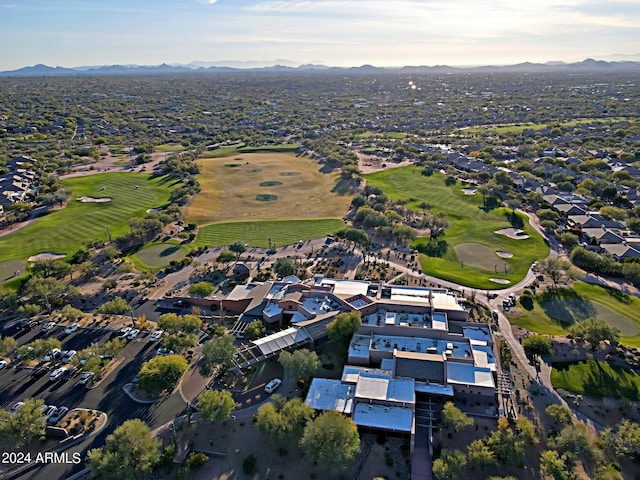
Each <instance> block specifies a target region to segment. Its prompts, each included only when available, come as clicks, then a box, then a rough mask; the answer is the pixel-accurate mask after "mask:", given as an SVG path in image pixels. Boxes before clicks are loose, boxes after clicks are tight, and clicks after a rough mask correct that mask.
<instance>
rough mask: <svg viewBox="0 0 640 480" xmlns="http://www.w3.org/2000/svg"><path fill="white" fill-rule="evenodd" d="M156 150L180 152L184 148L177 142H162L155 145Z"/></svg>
mask: <svg viewBox="0 0 640 480" xmlns="http://www.w3.org/2000/svg"><path fill="white" fill-rule="evenodd" d="M155 149H156V150H157V151H158V152H182V151H184V150H186V149H185V147H183V146H182V145H180V144H179V143H164V144H162V145H158V146H156V147H155Z"/></svg>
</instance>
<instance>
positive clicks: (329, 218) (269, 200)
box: [185, 151, 352, 247]
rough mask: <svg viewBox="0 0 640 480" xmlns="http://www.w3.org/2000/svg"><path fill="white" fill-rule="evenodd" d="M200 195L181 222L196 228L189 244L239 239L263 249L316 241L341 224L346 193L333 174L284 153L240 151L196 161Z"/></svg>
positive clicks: (213, 243)
mask: <svg viewBox="0 0 640 480" xmlns="http://www.w3.org/2000/svg"><path fill="white" fill-rule="evenodd" d="M198 165H199V167H200V174H199V175H198V181H199V182H200V187H201V191H200V193H198V194H197V195H196V196H195V197H194V199H193V201H192V202H191V203H190V205H189V207H188V208H187V211H186V215H185V220H186V221H187V222H195V223H197V224H198V226H199V232H198V236H197V237H196V240H195V241H194V242H193V245H194V246H214V245H227V244H229V243H231V242H234V241H241V242H244V243H247V244H248V245H250V246H256V247H266V246H268V242H269V239H271V240H272V241H273V242H275V243H276V244H277V245H285V244H290V243H295V242H297V241H298V240H308V239H311V238H318V237H322V236H323V235H326V234H327V233H333V232H335V231H336V230H338V229H339V228H341V227H342V226H344V223H343V220H342V217H343V216H344V214H345V213H346V211H347V209H348V207H349V204H350V202H351V199H352V196H351V195H341V194H339V193H338V192H337V191H336V185H337V183H338V181H339V175H338V173H335V172H332V173H323V172H321V171H320V169H321V165H320V164H318V163H317V162H314V161H312V160H310V159H309V158H307V157H301V156H296V155H294V154H292V153H286V152H284V153H283V152H268V151H267V152H263V153H240V152H238V151H234V152H233V153H232V154H231V156H226V157H216V158H201V159H200V160H198Z"/></svg>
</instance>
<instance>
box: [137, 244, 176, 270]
mask: <svg viewBox="0 0 640 480" xmlns="http://www.w3.org/2000/svg"><path fill="white" fill-rule="evenodd" d="M186 255H187V253H186V251H185V249H184V248H182V247H180V245H176V244H173V243H155V244H152V245H149V246H148V247H145V248H143V249H142V250H139V251H138V252H136V253H135V255H133V256H132V259H133V261H134V263H135V264H136V265H137V266H139V267H141V268H142V269H143V270H157V269H159V268H162V267H166V266H167V265H169V264H170V263H171V261H172V260H177V261H179V260H182V259H183V258H184V257H185V256H186Z"/></svg>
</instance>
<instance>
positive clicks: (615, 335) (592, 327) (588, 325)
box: [569, 318, 620, 350]
mask: <svg viewBox="0 0 640 480" xmlns="http://www.w3.org/2000/svg"><path fill="white" fill-rule="evenodd" d="M569 333H570V334H571V335H573V336H574V337H576V338H581V339H583V340H584V341H585V342H587V343H588V344H589V345H591V348H592V349H594V350H596V349H597V348H598V347H599V346H600V344H601V343H602V342H605V341H608V342H610V343H617V342H618V340H619V339H620V330H618V329H617V328H616V327H612V326H610V325H608V324H607V322H605V321H604V320H603V319H601V318H589V319H587V320H583V321H582V322H579V323H574V324H573V325H571V326H570V327H569Z"/></svg>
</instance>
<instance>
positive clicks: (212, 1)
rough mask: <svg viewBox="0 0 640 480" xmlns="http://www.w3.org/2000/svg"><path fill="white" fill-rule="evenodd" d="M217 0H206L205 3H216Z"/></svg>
mask: <svg viewBox="0 0 640 480" xmlns="http://www.w3.org/2000/svg"><path fill="white" fill-rule="evenodd" d="M217 1H218V0H207V3H208V4H209V5H213V4H214V3H216V2H217Z"/></svg>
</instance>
